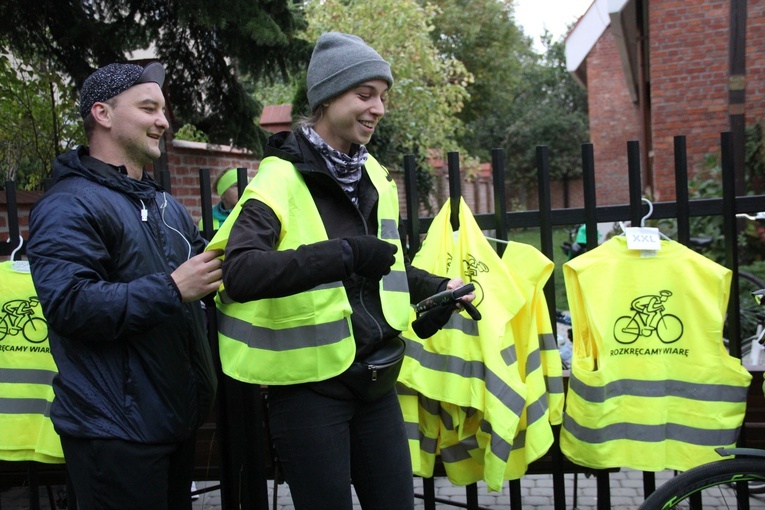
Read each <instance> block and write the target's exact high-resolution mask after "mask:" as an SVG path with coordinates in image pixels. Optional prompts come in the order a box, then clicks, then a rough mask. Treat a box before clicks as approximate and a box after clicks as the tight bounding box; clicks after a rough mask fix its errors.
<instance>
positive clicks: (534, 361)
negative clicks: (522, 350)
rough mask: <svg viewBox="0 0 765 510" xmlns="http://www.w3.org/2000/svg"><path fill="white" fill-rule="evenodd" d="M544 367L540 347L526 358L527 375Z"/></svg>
mask: <svg viewBox="0 0 765 510" xmlns="http://www.w3.org/2000/svg"><path fill="white" fill-rule="evenodd" d="M541 367H542V358H541V355H540V354H539V349H536V350H534V351H531V352H530V353H529V355H528V357H527V358H526V377H528V376H529V375H531V374H532V373H533V372H534V371H535V370H539V369H540V368H541Z"/></svg>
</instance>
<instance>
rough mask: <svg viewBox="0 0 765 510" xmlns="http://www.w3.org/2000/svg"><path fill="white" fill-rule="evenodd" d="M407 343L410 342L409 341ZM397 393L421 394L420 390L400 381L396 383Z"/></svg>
mask: <svg viewBox="0 0 765 510" xmlns="http://www.w3.org/2000/svg"><path fill="white" fill-rule="evenodd" d="M407 344H409V342H407ZM396 393H397V394H398V395H419V393H418V392H416V391H415V390H413V389H412V388H410V387H409V386H407V385H405V384H402V383H400V382H397V383H396Z"/></svg>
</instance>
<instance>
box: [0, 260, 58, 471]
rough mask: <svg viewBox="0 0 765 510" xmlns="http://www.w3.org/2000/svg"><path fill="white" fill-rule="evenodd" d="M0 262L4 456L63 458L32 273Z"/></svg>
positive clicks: (0, 446)
mask: <svg viewBox="0 0 765 510" xmlns="http://www.w3.org/2000/svg"><path fill="white" fill-rule="evenodd" d="M12 265H13V263H12V262H10V261H7V262H3V263H0V289H2V291H0V460H11V461H21V460H32V461H37V462H44V463H48V464H60V463H63V462H64V453H63V451H62V450H61V440H60V439H59V436H58V434H56V431H55V430H54V429H53V423H52V422H51V420H50V405H51V402H52V401H53V387H52V386H51V383H52V381H53V377H54V376H55V375H56V374H57V373H58V369H57V368H56V364H55V362H54V361H53V357H52V356H51V354H50V346H49V343H48V325H47V323H46V321H45V318H44V317H43V315H42V311H41V309H40V305H39V302H38V301H37V292H35V288H34V285H33V283H32V276H31V275H30V274H29V273H28V272H19V271H15V270H14V269H13V268H12Z"/></svg>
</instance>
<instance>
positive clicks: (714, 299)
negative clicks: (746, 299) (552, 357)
mask: <svg viewBox="0 0 765 510" xmlns="http://www.w3.org/2000/svg"><path fill="white" fill-rule="evenodd" d="M661 244H662V246H661V249H660V250H659V251H658V252H656V255H655V256H644V255H641V252H640V251H638V250H629V249H628V248H627V245H626V238H625V237H623V236H622V237H615V238H613V239H611V240H610V241H607V242H605V243H604V244H602V245H601V246H599V247H598V248H596V249H595V250H592V251H589V252H587V253H585V254H584V255H580V256H579V257H577V258H575V259H573V260H571V261H569V262H567V263H566V264H565V265H564V266H563V271H564V278H565V283H566V292H567V295H568V302H569V306H570V308H571V322H572V325H573V332H574V349H573V358H572V366H571V377H570V379H569V388H568V393H567V394H566V410H565V415H564V419H563V429H562V431H561V441H560V443H561V451H562V452H563V453H564V454H565V455H566V456H567V457H569V459H571V460H572V461H573V462H575V463H577V464H580V465H583V466H588V467H591V468H598V469H603V468H615V467H628V468H633V469H638V470H642V471H661V470H663V469H677V470H681V471H685V470H687V469H690V468H692V467H694V466H697V465H700V464H704V463H707V462H711V461H714V460H718V459H719V456H718V455H717V453H715V451H714V449H715V448H716V447H720V446H723V447H730V446H733V445H734V444H735V442H736V440H737V438H738V435H739V431H740V428H741V424H742V423H743V420H744V413H745V410H746V397H747V389H748V387H749V383H750V381H751V378H752V377H751V375H750V374H749V373H748V372H747V371H746V369H744V367H742V366H741V362H740V360H738V359H736V358H734V357H732V356H730V355H729V354H728V353H727V352H726V351H725V347H724V345H723V342H722V329H723V323H724V320H725V311H726V308H727V305H728V297H729V292H730V281H731V271H730V270H728V269H727V268H725V267H722V266H720V265H719V264H716V263H715V262H713V261H711V260H709V259H707V258H705V257H703V256H701V255H699V254H698V253H696V252H694V251H693V250H690V249H688V248H685V247H684V246H682V245H681V244H679V243H675V242H668V241H662V243H661ZM668 293H671V294H668ZM646 303H652V304H653V306H649V305H648V304H646Z"/></svg>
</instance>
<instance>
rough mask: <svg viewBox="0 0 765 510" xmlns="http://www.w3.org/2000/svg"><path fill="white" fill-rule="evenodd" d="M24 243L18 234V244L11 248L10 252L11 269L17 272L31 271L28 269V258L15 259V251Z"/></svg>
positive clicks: (9, 240)
mask: <svg viewBox="0 0 765 510" xmlns="http://www.w3.org/2000/svg"><path fill="white" fill-rule="evenodd" d="M6 242H11V239H10V238H8V241H6ZM23 245H24V238H23V237H21V235H19V245H18V246H17V247H15V248H14V249H13V251H12V252H11V269H12V270H13V271H16V272H19V273H29V272H31V271H30V269H29V261H28V260H16V253H18V251H19V250H20V249H21V247H22V246H23Z"/></svg>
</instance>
